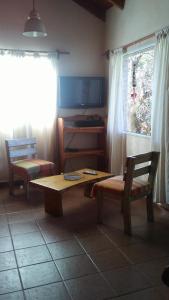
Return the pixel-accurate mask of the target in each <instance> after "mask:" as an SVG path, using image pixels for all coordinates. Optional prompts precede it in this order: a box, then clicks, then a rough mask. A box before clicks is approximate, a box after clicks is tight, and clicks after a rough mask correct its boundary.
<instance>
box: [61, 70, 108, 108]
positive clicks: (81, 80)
mask: <svg viewBox="0 0 169 300" xmlns="http://www.w3.org/2000/svg"><path fill="white" fill-rule="evenodd" d="M104 98H105V78H104V77H79V76H78V77H77V76H61V77H60V78H59V107H61V108H90V107H91V108H92V107H103V106H104Z"/></svg>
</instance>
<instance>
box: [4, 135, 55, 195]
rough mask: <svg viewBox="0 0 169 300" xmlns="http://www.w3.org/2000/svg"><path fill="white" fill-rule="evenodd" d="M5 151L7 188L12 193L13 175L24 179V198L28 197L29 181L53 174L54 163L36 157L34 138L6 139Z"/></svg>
mask: <svg viewBox="0 0 169 300" xmlns="http://www.w3.org/2000/svg"><path fill="white" fill-rule="evenodd" d="M5 143H6V151H7V159H8V166H9V188H10V194H11V195H13V189H14V175H18V176H19V177H20V178H21V179H23V181H24V188H25V192H26V198H27V199H28V198H29V181H30V180H32V179H34V178H38V177H42V176H50V175H54V174H55V164H54V163H52V162H49V161H46V160H41V159H38V158H37V150H36V139H35V138H23V139H10V140H6V141H5Z"/></svg>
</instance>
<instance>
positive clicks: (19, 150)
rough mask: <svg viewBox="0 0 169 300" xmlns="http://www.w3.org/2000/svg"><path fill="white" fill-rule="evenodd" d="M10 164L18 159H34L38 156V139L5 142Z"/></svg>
mask: <svg viewBox="0 0 169 300" xmlns="http://www.w3.org/2000/svg"><path fill="white" fill-rule="evenodd" d="M5 144H6V151H7V158H8V163H11V162H12V161H15V160H18V159H24V158H32V157H35V156H36V153H37V150H36V139H35V138H23V139H8V140H5Z"/></svg>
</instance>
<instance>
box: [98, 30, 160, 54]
mask: <svg viewBox="0 0 169 300" xmlns="http://www.w3.org/2000/svg"><path fill="white" fill-rule="evenodd" d="M154 36H155V32H154V33H151V34H149V35H147V36H145V37H143V38H140V39H138V40H136V41H134V42H131V43H128V44H126V45H124V46H122V47H118V48H122V49H125V50H127V48H129V47H131V46H133V45H135V44H138V43H140V42H143V41H146V40H148V39H151V38H152V37H154ZM115 50H116V49H113V50H110V49H108V50H106V51H105V52H104V53H103V56H106V58H107V59H109V56H110V52H112V53H113V52H114V51H115Z"/></svg>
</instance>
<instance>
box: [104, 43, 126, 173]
mask: <svg viewBox="0 0 169 300" xmlns="http://www.w3.org/2000/svg"><path fill="white" fill-rule="evenodd" d="M125 148H126V147H125V134H124V99H123V50H122V49H118V50H116V51H115V52H114V53H113V54H112V53H111V54H110V65H109V103H108V124H107V149H108V158H109V171H111V172H112V173H113V174H121V173H122V171H123V167H124V166H123V165H124V159H125V152H126V151H125Z"/></svg>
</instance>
